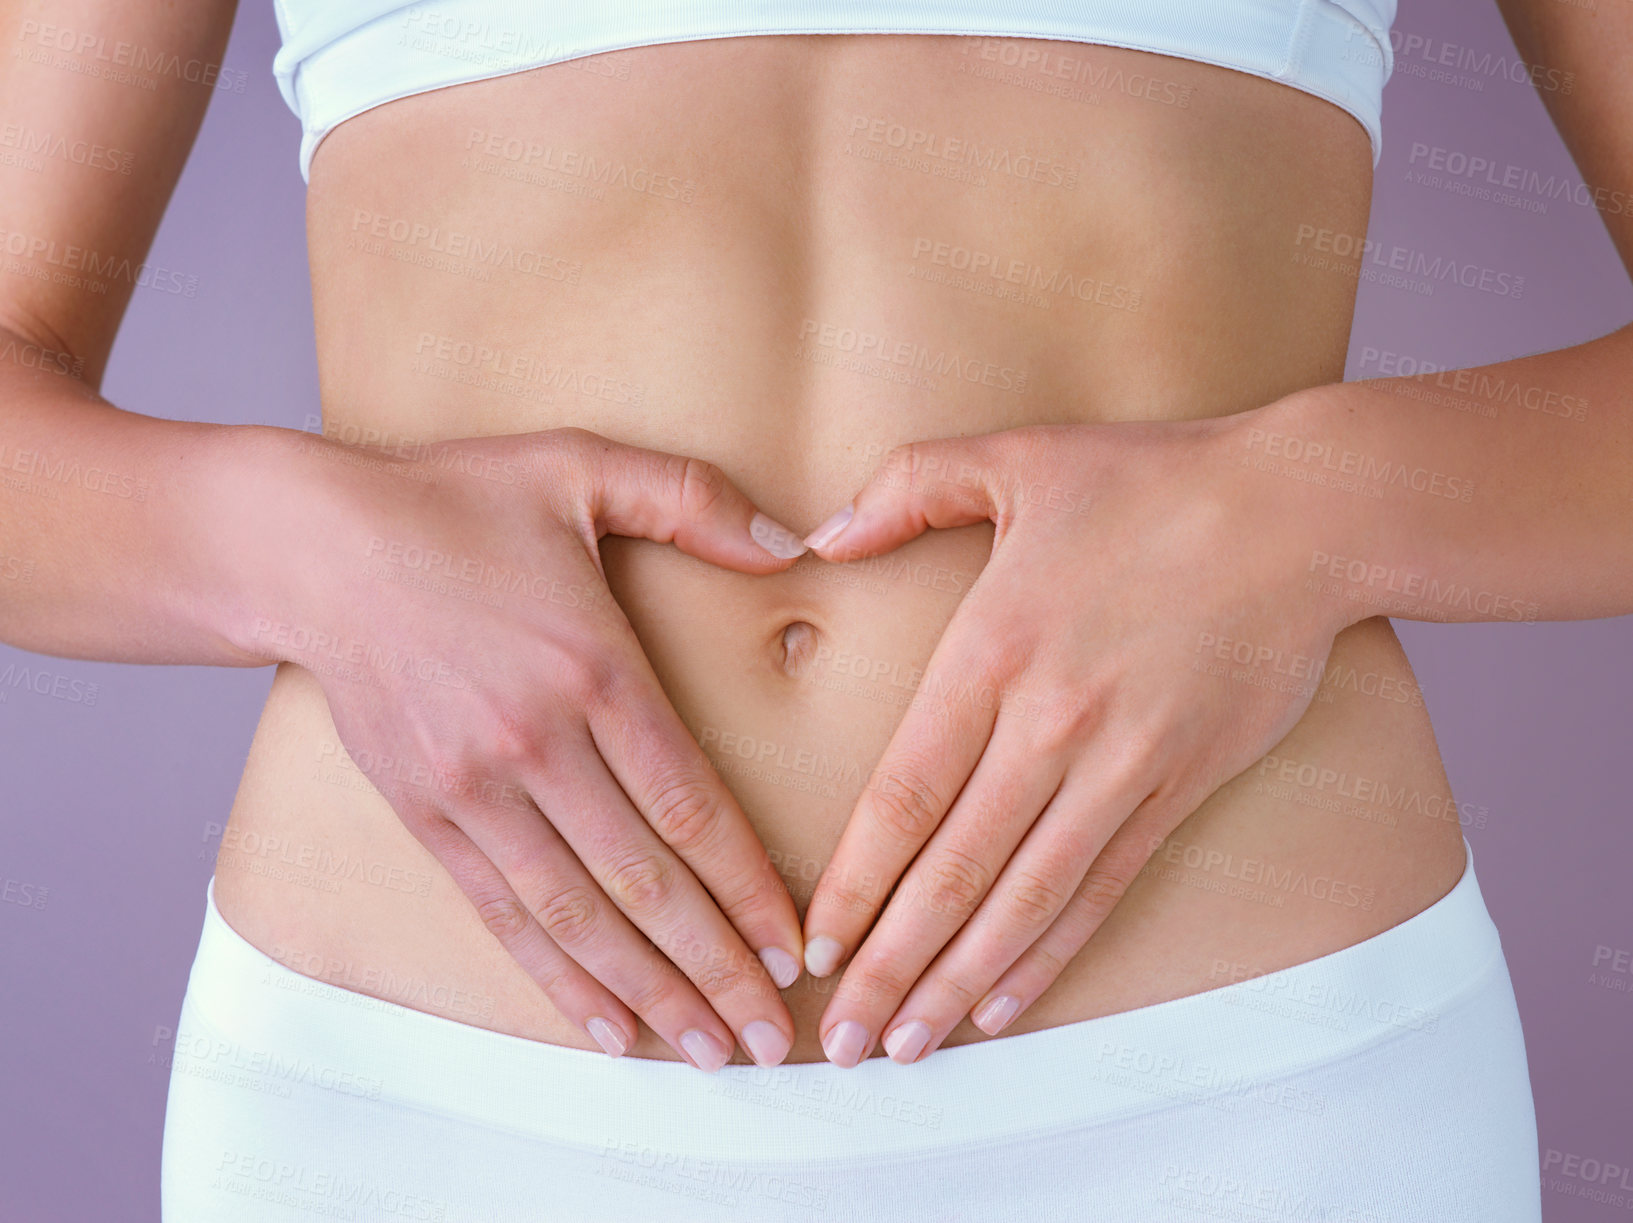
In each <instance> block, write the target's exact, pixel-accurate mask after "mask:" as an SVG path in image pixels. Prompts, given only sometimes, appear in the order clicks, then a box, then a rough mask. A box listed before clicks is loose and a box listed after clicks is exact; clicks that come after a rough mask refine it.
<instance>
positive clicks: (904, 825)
mask: <svg viewBox="0 0 1633 1223" xmlns="http://www.w3.org/2000/svg"><path fill="white" fill-rule="evenodd" d="M868 789H869V798H870V799H871V805H872V808H873V814H874V818H875V819H876V820H878V822H879V823H880V824H881V825H883V826H884V828H885V830H886V831H888V832H890V833H891V834H893V835H894V836H896V837H897V838H898V839H900V840H902V841H907V842H911V843H913V844H915V845H916V844H919V843H921V842H922V841H924V840H925V839H926V838H927V837H928V836H929V835H930V834H931V833H932V832H934V831H935V828H936V825H937V824H939V823H940V822H941V815H942V811H943V806H942V803H941V800H940V799H939V798H938V797H937V795H936V792H935V790H934V789H933V788H932V787H931V786H930V784H929V783H928V782H926V781H924V780H923V779H922V778H921V777H920V776H919V774H918V773H917V772H916V771H913V770H907V771H904V772H900V773H893V774H881V775H878V776H875V778H874V779H873V781H872V782H871V783H869V786H868Z"/></svg>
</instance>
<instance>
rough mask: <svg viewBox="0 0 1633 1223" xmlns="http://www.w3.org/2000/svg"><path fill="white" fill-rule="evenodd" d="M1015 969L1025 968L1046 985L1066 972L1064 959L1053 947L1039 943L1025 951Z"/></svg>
mask: <svg viewBox="0 0 1633 1223" xmlns="http://www.w3.org/2000/svg"><path fill="white" fill-rule="evenodd" d="M1017 967H1022V968H1025V969H1026V970H1027V972H1029V973H1032V974H1034V975H1035V976H1036V977H1037V978H1038V979H1040V980H1042V981H1044V982H1046V983H1047V982H1051V981H1054V980H1055V978H1057V977H1059V976H1060V974H1061V973H1063V972H1065V971H1066V959H1065V957H1064V956H1062V955H1060V954H1059V953H1058V952H1056V951H1055V949H1054V948H1053V947H1050V946H1049V945H1047V944H1046V943H1043V942H1041V941H1040V942H1036V943H1033V944H1032V946H1031V947H1029V948H1028V949H1027V952H1026V954H1025V955H1024V956H1022V957H1021V959H1020V962H1019V964H1018V965H1017Z"/></svg>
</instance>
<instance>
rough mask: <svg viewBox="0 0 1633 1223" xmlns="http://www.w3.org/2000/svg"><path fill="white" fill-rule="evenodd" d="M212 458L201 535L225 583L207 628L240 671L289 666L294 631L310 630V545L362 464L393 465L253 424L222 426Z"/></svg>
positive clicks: (339, 507) (326, 534) (313, 587)
mask: <svg viewBox="0 0 1633 1223" xmlns="http://www.w3.org/2000/svg"><path fill="white" fill-rule="evenodd" d="M215 459H216V461H215V462H214V463H213V464H212V467H211V470H212V473H213V474H214V476H215V477H216V478H215V482H214V496H213V497H212V498H211V501H212V505H213V506H214V508H215V512H214V513H213V514H212V515H211V526H210V529H211V531H212V534H213V541H212V542H213V545H214V555H215V556H217V557H219V558H221V560H222V570H223V576H224V577H225V581H224V582H223V584H222V587H221V593H220V597H219V598H218V599H216V600H215V601H214V607H213V613H214V618H215V623H214V624H213V626H212V627H213V628H214V629H215V631H216V632H217V633H218V634H219V635H220V636H221V637H222V639H223V640H225V641H226V642H228V643H229V644H230V646H231V648H232V649H233V650H234V651H235V652H236V653H238V654H239V655H240V656H242V658H243V660H244V661H243V665H247V666H258V665H265V664H267V663H279V662H290V661H298V659H297V655H298V653H299V650H298V649H297V645H298V642H299V640H300V637H301V635H302V631H303V626H305V627H310V625H309V621H310V620H311V617H312V613H313V610H314V609H315V607H316V602H315V599H316V596H317V595H318V594H320V593H321V591H322V588H323V586H324V581H323V575H322V572H321V569H322V566H321V565H319V564H317V563H316V559H317V558H316V556H315V553H316V551H317V550H318V547H319V544H320V541H322V540H325V539H328V538H331V536H332V534H333V533H334V532H335V531H336V530H337V529H340V527H339V520H340V517H341V516H342V515H344V514H345V512H346V507H347V505H348V504H354V503H355V501H356V498H355V496H353V495H349V493H350V490H352V489H353V488H354V486H355V485H357V484H358V483H359V482H360V481H364V480H366V479H367V478H368V475H367V471H368V466H369V465H380V464H386V465H390V464H392V463H394V462H396V460H391V459H382V458H379V457H378V456H374V455H368V456H361V455H353V454H351V453H350V450H349V448H348V447H345V446H343V445H341V444H340V443H338V442H334V441H331V440H329V439H328V438H325V437H323V436H322V435H320V434H313V433H307V432H303V431H300V430H296V429H285V428H277V427H273V426H263V425H249V426H234V427H232V428H230V429H228V430H224V432H223V435H222V436H221V437H219V439H218V441H217V453H216V456H215ZM348 459H351V460H353V461H350V462H348V461H346V460H348ZM358 460H364V461H363V462H359V461H358Z"/></svg>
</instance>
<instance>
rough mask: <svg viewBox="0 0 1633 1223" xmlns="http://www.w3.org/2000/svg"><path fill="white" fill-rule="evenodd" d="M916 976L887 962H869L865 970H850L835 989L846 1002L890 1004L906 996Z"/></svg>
mask: <svg viewBox="0 0 1633 1223" xmlns="http://www.w3.org/2000/svg"><path fill="white" fill-rule="evenodd" d="M913 981H914V978H911V977H909V976H908V975H907V974H906V973H904V972H902V971H901V970H900V969H898V968H896V967H895V966H893V965H891V964H889V963H887V962H883V961H880V962H875V963H872V964H869V965H868V967H867V970H866V971H865V972H860V973H858V972H855V971H854V970H853V971H852V972H848V973H846V974H845V977H844V979H843V980H842V981H840V983H839V988H838V989H837V990H835V991H834V992H835V995H836V996H837V997H839V998H842V999H844V1000H845V1001H846V1002H851V1003H855V1004H857V1005H860V1006H865V1007H874V1006H883V1005H890V1004H893V1003H895V1001H896V1000H897V999H899V998H902V997H905V996H906V994H907V991H908V990H909V989H910V988H911V987H912V985H913Z"/></svg>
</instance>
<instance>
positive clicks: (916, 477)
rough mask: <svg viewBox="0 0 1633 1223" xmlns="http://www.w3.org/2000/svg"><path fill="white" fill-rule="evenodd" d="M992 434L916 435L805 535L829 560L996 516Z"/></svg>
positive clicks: (853, 556) (856, 555)
mask: <svg viewBox="0 0 1633 1223" xmlns="http://www.w3.org/2000/svg"><path fill="white" fill-rule="evenodd" d="M986 442H987V439H986V438H962V437H955V438H946V439H943V440H941V441H930V442H909V443H907V444H906V445H904V446H897V447H896V448H895V449H894V450H892V451H891V452H890V453H889V454H887V455H885V459H884V462H883V463H881V464H880V465H879V468H878V470H876V471H875V472H874V473H873V476H872V478H871V479H869V480H868V482H867V484H866V486H865V487H863V489H862V491H861V492H860V493H858V494H857V495H856V500H854V501H852V502H851V503H850V505H848V506H846V507H845V508H844V509H842V510H840V511H839V512H838V513H837V514H835V515H834V516H833V517H832V518H830V519H828V521H827V522H825V523H823V524H822V525H821V526H819V527H818V528H817V529H816V530H814V531H812V532H811V533H810V534H809V535H807V536H806V537H805V543H806V544H808V545H809V546H810V548H811V550H812V551H813V552H815V553H816V554H817V555H819V556H821V557H822V558H823V559H824V560H828V561H848V560H855V559H857V558H859V557H864V556H878V555H880V554H881V553H884V552H889V551H890V550H891V549H893V548H898V547H900V546H901V545H902V544H905V543H906V542H907V541H908V540H910V539H913V538H915V537H916V536H919V535H922V534H924V532H925V531H927V530H929V529H930V528H931V527H967V526H969V525H971V524H972V523H977V522H984V521H986V520H988V519H992V518H994V516H995V515H996V513H997V511H998V504H997V497H996V494H995V490H994V489H993V487H992V483H991V480H992V475H993V466H992V456H991V455H990V453H988V447H987V445H986Z"/></svg>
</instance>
